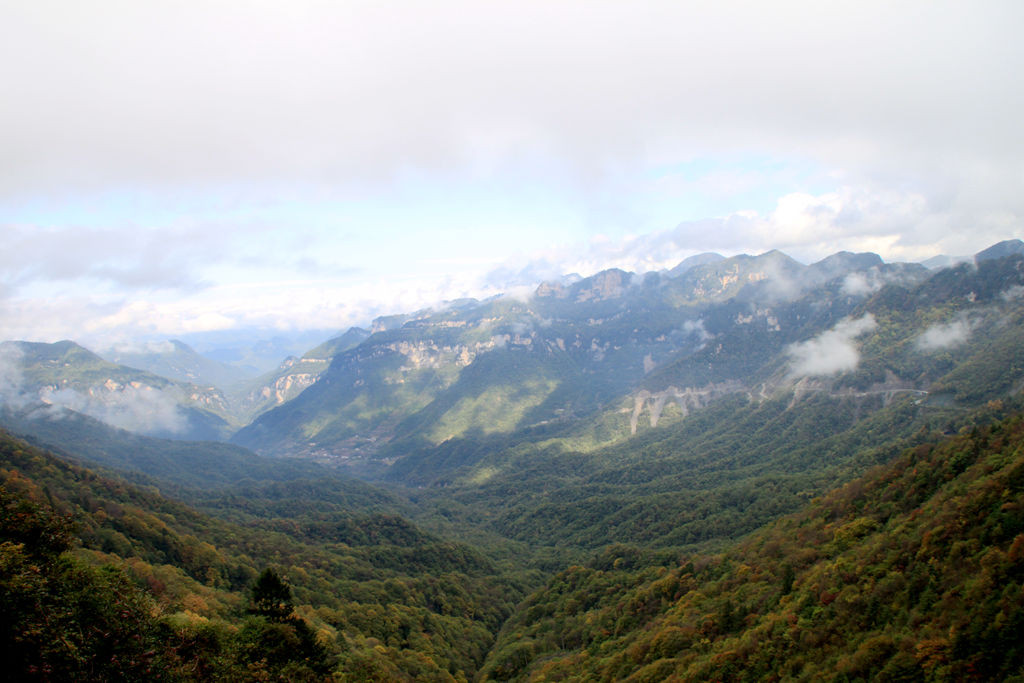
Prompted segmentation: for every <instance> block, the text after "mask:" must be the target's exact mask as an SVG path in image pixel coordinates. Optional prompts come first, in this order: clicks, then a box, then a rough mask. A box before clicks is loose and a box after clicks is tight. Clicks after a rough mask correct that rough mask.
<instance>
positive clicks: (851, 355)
mask: <svg viewBox="0 0 1024 683" xmlns="http://www.w3.org/2000/svg"><path fill="white" fill-rule="evenodd" d="M876 327H878V323H877V322H876V321H875V317H874V316H873V315H871V314H870V313H869V314H867V315H865V316H863V317H861V318H857V319H856V320H853V319H851V318H843V319H842V320H841V321H839V323H838V324H836V326H835V327H833V328H832V329H831V330H827V331H825V332H822V333H821V334H819V335H818V336H817V337H814V338H813V339H808V340H807V341H804V342H798V343H796V344H791V345H790V346H789V348H788V353H789V357H790V375H791V376H793V377H813V376H822V375H835V374H838V373H840V372H849V371H851V370H854V369H856V367H857V364H858V363H859V362H860V350H859V349H858V348H857V345H856V344H855V343H854V340H855V339H856V338H857V337H860V336H861V335H864V334H867V333H868V332H870V331H872V330H874V329H875V328H876Z"/></svg>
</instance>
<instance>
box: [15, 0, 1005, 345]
mask: <svg viewBox="0 0 1024 683" xmlns="http://www.w3.org/2000/svg"><path fill="white" fill-rule="evenodd" d="M1020 25H1024V5H1022V4H1021V3H1019V2H1012V1H1009V0H1007V1H1005V2H1001V1H993V2H986V3H981V4H978V3H962V4H955V3H938V4H936V3H934V2H925V1H924V0H907V1H906V2H900V3H895V4H894V3H890V2H881V1H878V0H861V1H860V2H856V3H854V2H838V3H828V4H824V3H813V2H805V1H802V0H801V1H797V0H783V1H780V2H773V3H748V2H738V1H737V2H728V1H726V2H719V3H678V2H658V1H653V0H652V1H649V2H641V3H640V4H636V3H630V4H626V3H597V4H595V3H592V2H582V1H573V0H569V1H567V2H560V3H557V4H551V3H546V2H534V1H532V0H526V1H525V2H519V3H509V4H495V3H477V2H456V1H441V2H432V3H429V4H425V3H411V2H409V3H405V2H390V1H385V2H379V3H330V2H323V1H321V0H294V1H293V2H288V3H265V2H257V3H251V2H246V3H242V2H238V1H237V0H210V1H209V2H203V3H194V4H189V3H185V4H183V3H178V2H173V1H172V0H150V1H148V2H145V3H131V2H122V1H120V0H99V1H98V2H93V3H88V5H85V4H79V5H76V4H74V3H68V2H64V1H62V0H34V1H33V2H21V3H17V2H15V3H6V4H5V5H4V6H3V7H0V57H2V59H0V77H2V79H3V83H4V101H5V106H0V149H3V150H4V154H3V156H2V158H0V231H2V233H3V234H4V237H5V249H4V250H3V252H2V253H0V338H26V339H35V340H48V341H53V340H56V339H60V338H65V337H75V338H82V337H83V335H84V337H85V338H89V339H97V340H98V339H99V338H103V342H104V343H109V342H111V341H116V339H117V338H118V337H131V336H139V335H142V336H145V335H156V336H172V335H177V334H182V333H186V332H189V331H197V330H214V329H232V328H238V327H245V326H259V327H265V328H276V329H287V328H299V329H302V328H309V327H317V328H322V327H338V328H344V327H345V326H347V325H349V324H360V323H362V324H365V322H367V320H368V319H369V318H372V317H373V316H374V315H379V314H382V313H390V312H396V311H403V310H409V309H412V308H417V307H422V306H427V305H431V304H435V303H437V302H439V301H443V300H445V299H454V298H459V297H462V296H467V295H469V296H487V295H490V294H494V293H498V292H500V291H504V290H506V289H508V288H510V287H514V286H532V285H536V284H537V283H538V282H540V281H542V280H547V279H553V278H556V277H558V276H560V275H562V274H565V273H571V272H578V273H580V274H581V275H589V274H592V273H594V272H597V271H598V270H601V269H604V268H609V267H619V268H624V269H627V270H634V271H646V270H656V269H659V268H663V267H671V266H673V265H675V264H676V263H678V262H679V261H680V260H682V259H683V258H685V257H686V256H689V255H692V254H695V253H699V252H703V251H716V252H720V253H723V254H725V255H732V254H736V253H743V252H745V253H760V252H763V251H766V250H768V249H772V248H779V249H782V250H784V251H786V252H787V253H789V254H790V255H792V256H794V257H795V258H797V259H799V260H802V261H804V262H810V261H813V260H817V259H820V258H822V257H824V256H827V255H828V254H831V253H833V252H835V251H837V250H840V249H846V250H849V251H874V252H877V253H879V254H881V255H882V256H883V257H884V258H886V259H888V260H908V259H920V258H927V257H929V256H933V255H935V254H937V253H947V254H954V255H958V254H968V253H973V252H975V251H978V250H979V249H981V248H984V247H986V246H988V245H990V244H992V243H994V242H997V241H999V240H1002V239H1006V238H1007V237H1015V236H1016V237H1021V236H1024V193H1021V192H1020V187H1019V184H1020V182H1019V181H1020V178H1021V177H1024V135H1022V134H1021V127H1020V124H1019V121H1020V116H1019V112H1020V111H1021V110H1022V109H1024V90H1022V89H1021V88H1020V87H1019V84H1018V83H1019V74H1020V73H1021V72H1022V71H1024V43H1022V42H1021V41H1020V40H1018V35H1017V27H1019V26H1020ZM908 46H912V48H911V47H908Z"/></svg>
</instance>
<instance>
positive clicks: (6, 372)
mask: <svg viewBox="0 0 1024 683" xmlns="http://www.w3.org/2000/svg"><path fill="white" fill-rule="evenodd" d="M23 356H24V352H22V350H21V349H20V348H18V347H17V346H15V345H14V344H0V405H4V406H8V407H10V408H21V407H23V406H24V405H25V404H26V403H28V397H27V396H26V395H25V392H24V390H23V388H22V386H23V383H24V379H25V378H24V375H23V374H22V371H21V363H22V357H23Z"/></svg>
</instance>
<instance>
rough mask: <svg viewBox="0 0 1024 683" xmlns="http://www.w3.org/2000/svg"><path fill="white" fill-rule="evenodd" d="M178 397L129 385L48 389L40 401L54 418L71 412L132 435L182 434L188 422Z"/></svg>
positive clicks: (148, 387)
mask: <svg viewBox="0 0 1024 683" xmlns="http://www.w3.org/2000/svg"><path fill="white" fill-rule="evenodd" d="M175 393H176V392H174V391H168V390H160V389H155V388H153V387H150V386H146V385H134V384H128V385H124V386H119V387H116V388H108V387H104V388H99V387H96V388H92V389H89V390H88V391H79V390H77V389H56V390H54V389H50V388H46V389H44V390H43V391H41V392H40V394H39V398H40V400H42V401H43V403H46V404H48V405H49V406H51V415H52V416H54V417H61V416H62V414H61V411H62V410H72V411H74V412H76V413H82V414H84V415H88V416H89V417H94V418H96V419H97V420H100V421H101V422H105V423H107V424H108V425H111V426H113V427H118V428H120V429H126V430H128V431H130V432H141V433H148V434H152V433H166V434H180V433H182V432H184V431H185V430H186V429H187V427H188V421H187V420H186V418H185V415H184V414H183V413H182V412H181V407H180V404H179V398H180V397H178V396H176V395H175Z"/></svg>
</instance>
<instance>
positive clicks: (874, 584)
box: [483, 415, 1024, 681]
mask: <svg viewBox="0 0 1024 683" xmlns="http://www.w3.org/2000/svg"><path fill="white" fill-rule="evenodd" d="M673 560H674V558H669V557H665V556H658V555H652V554H650V553H647V552H643V551H640V550H638V549H636V548H631V547H626V546H619V547H613V548H610V549H608V550H607V551H606V552H604V553H603V554H602V555H600V556H598V557H597V558H595V559H594V560H593V562H591V563H590V564H589V566H576V567H572V568H570V569H567V570H566V571H564V572H562V573H560V574H559V575H557V576H556V577H555V578H554V579H552V581H551V582H550V583H549V584H548V586H547V587H546V588H545V589H543V590H542V591H540V592H538V593H536V594H534V595H533V596H531V597H530V598H529V599H528V600H527V601H526V602H525V603H524V604H523V605H522V606H520V608H519V609H518V610H517V613H516V615H515V616H514V617H513V618H512V619H511V620H510V621H509V623H508V624H506V626H505V628H504V629H503V631H502V635H501V637H500V638H499V642H498V644H497V646H496V647H495V650H494V651H493V652H492V653H491V655H490V656H489V658H488V663H487V665H486V666H485V668H484V672H483V673H484V675H483V680H565V679H567V678H570V679H585V680H631V681H647V680H650V681H655V680H658V681H660V680H677V679H678V680H712V679H719V680H735V681H759V680H772V679H774V680H780V679H785V680H858V679H859V680H985V681H991V680H1007V679H1011V678H1012V679H1016V678H1017V677H1019V676H1021V675H1022V674H1024V647H1022V646H1021V643H1020V637H1019V636H1020V633H1021V629H1024V601H1022V599H1021V595H1022V591H1024V418H1022V417H1021V416H1020V415H1015V416H1012V417H1009V418H1007V419H1004V420H1002V421H997V422H995V423H994V424H992V425H990V426H987V427H981V428H977V429H973V430H970V431H969V432H968V433H965V434H964V435H962V436H959V437H956V438H953V439H950V440H948V441H946V442H942V443H937V444H922V445H921V446H918V447H916V448H914V449H910V450H907V451H905V452H904V453H903V454H902V455H901V456H900V457H899V458H897V459H896V460H895V461H893V462H892V463H890V464H888V465H885V466H882V467H879V468H877V469H875V470H874V471H872V472H871V473H869V474H868V475H867V476H865V477H864V478H862V479H858V480H855V481H853V482H851V483H849V484H847V485H846V486H844V487H842V488H841V489H838V490H836V491H834V492H832V493H830V494H828V495H827V496H825V497H823V498H821V499H819V500H815V501H814V502H813V503H811V504H810V505H809V506H808V507H807V508H806V509H805V510H803V511H802V512H800V513H799V514H796V515H794V516H792V517H788V518H785V519H783V520H781V521H779V522H777V523H775V524H773V525H771V526H770V527H768V528H767V529H765V530H763V531H761V532H759V533H757V534H754V535H753V536H752V537H751V538H750V539H749V540H747V541H745V542H743V543H742V544H740V545H738V546H737V547H735V548H733V549H730V550H729V551H727V552H726V553H725V554H724V555H721V556H700V555H696V556H694V555H691V556H685V557H683V558H681V559H679V560H676V561H673Z"/></svg>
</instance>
